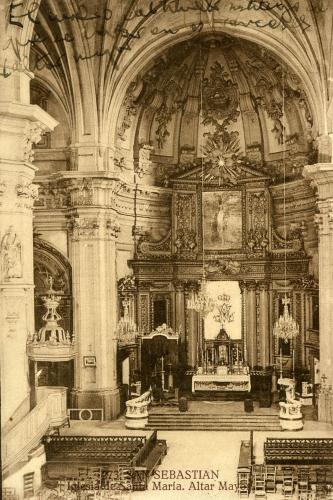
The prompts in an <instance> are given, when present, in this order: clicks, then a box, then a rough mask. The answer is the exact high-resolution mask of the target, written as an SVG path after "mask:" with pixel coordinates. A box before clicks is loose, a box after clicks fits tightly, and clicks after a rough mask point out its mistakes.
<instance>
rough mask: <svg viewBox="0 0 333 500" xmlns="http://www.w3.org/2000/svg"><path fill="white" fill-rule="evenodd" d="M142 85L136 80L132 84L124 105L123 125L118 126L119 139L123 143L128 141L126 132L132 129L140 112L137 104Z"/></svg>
mask: <svg viewBox="0 0 333 500" xmlns="http://www.w3.org/2000/svg"><path fill="white" fill-rule="evenodd" d="M141 87H142V83H141V84H140V82H139V81H138V80H134V81H133V82H131V83H130V85H129V87H128V89H127V91H126V95H125V99H124V101H123V103H122V109H123V118H122V122H121V124H120V125H119V126H118V129H117V134H118V137H119V139H121V140H122V141H125V140H126V131H127V130H128V129H129V128H130V127H131V125H132V121H133V118H134V117H135V116H136V114H137V112H138V106H137V104H136V99H137V97H138V92H140V90H141Z"/></svg>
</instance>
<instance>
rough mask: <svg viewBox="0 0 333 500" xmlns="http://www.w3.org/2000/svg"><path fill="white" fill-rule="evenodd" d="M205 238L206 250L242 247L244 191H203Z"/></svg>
mask: <svg viewBox="0 0 333 500" xmlns="http://www.w3.org/2000/svg"><path fill="white" fill-rule="evenodd" d="M203 219H204V224H203V238H204V247H205V250H229V249H230V250H232V249H237V248H241V247H242V193H241V192H240V191H231V190H229V191H206V192H204V193H203Z"/></svg>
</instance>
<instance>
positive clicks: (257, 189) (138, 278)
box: [121, 158, 317, 398]
mask: <svg viewBox="0 0 333 500" xmlns="http://www.w3.org/2000/svg"><path fill="white" fill-rule="evenodd" d="M230 161H231V164H230V166H229V167H228V169H224V168H223V166H221V167H220V166H217V162H216V161H215V160H214V161H213V160H210V159H209V158H208V159H207V160H205V162H206V163H205V168H204V171H203V169H202V165H201V164H192V165H188V167H186V168H185V167H184V168H183V169H181V170H179V171H175V172H174V174H173V175H170V177H169V187H170V188H169V191H168V193H167V194H166V195H165V196H166V198H165V206H166V207H169V208H168V209H169V213H168V214H167V213H166V218H165V222H166V221H167V220H168V221H169V223H170V227H169V230H168V231H166V232H165V234H164V236H163V237H162V238H156V237H155V236H154V235H153V233H151V234H150V233H149V232H147V231H142V230H141V227H140V226H139V225H137V226H136V227H135V228H134V232H133V234H134V238H135V255H134V258H133V259H132V260H130V261H128V265H129V267H130V268H131V269H132V273H133V274H132V275H131V279H132V282H131V283H132V287H131V289H130V290H129V291H128V293H127V292H126V290H124V293H125V294H126V293H127V295H128V297H129V300H130V302H131V306H130V307H131V309H132V311H133V317H134V318H135V320H136V322H137V326H138V331H139V334H140V335H139V337H140V340H139V344H140V349H139V355H138V356H139V358H138V361H137V366H138V376H140V373H139V371H140V370H141V380H142V382H143V386H142V390H148V389H149V387H150V386H153V385H154V383H155V382H154V381H155V380H159V379H160V378H161V377H160V373H166V374H167V375H164V377H165V380H167V379H168V380H169V379H170V380H172V381H173V383H172V386H173V387H174V388H179V389H180V390H181V391H184V392H185V393H192V394H193V395H198V397H199V396H200V395H202V394H203V393H204V392H208V393H211V394H214V395H217V393H222V394H229V397H232V396H233V395H235V396H236V395H238V394H242V395H243V396H244V398H246V396H247V394H248V393H249V392H250V391H252V392H253V391H257V392H258V391H259V392H260V390H261V389H260V387H257V386H258V384H257V383H256V382H255V377H257V378H258V375H257V374H258V373H262V374H264V375H265V374H266V371H267V373H268V372H269V373H272V371H271V370H272V367H274V366H280V365H281V364H282V366H283V371H284V373H285V374H286V375H288V373H289V372H290V373H291V371H292V368H293V357H294V364H295V365H296V367H297V366H299V367H304V368H308V369H309V360H310V359H311V358H312V357H313V356H315V355H316V351H315V350H314V347H313V345H312V344H311V343H310V342H308V341H307V339H308V335H309V334H308V328H309V326H310V327H311V325H310V323H309V321H310V320H311V318H312V317H313V313H312V310H313V304H315V301H316V294H317V290H316V289H315V287H311V286H308V285H307V283H310V285H311V280H310V281H307V282H306V283H305V284H304V279H303V277H304V276H306V275H308V272H309V271H308V268H309V257H308V256H307V254H306V252H305V250H304V245H303V235H302V231H301V230H300V228H297V227H293V228H292V229H291V230H290V231H289V230H288V231H287V233H286V234H284V235H281V232H280V231H279V225H278V224H277V222H276V216H275V213H274V210H275V209H274V207H273V205H272V190H275V189H276V188H275V186H272V185H271V184H272V181H271V179H270V177H269V176H267V175H265V174H264V173H263V171H262V170H257V169H256V167H255V165H254V164H251V163H249V162H244V161H243V160H239V161H237V165H236V164H233V163H232V162H233V160H230ZM138 210H139V207H138ZM282 278H283V279H282ZM125 281H126V280H125ZM121 282H122V285H123V284H124V279H123V280H121ZM212 284H214V286H215V288H214V290H213V292H212V300H213V301H214V302H215V303H216V302H219V297H222V303H223V300H224V299H225V297H226V296H228V295H230V296H232V294H230V291H229V288H230V289H231V287H236V288H237V290H238V292H237V293H238V295H237V297H238V298H237V303H238V306H237V308H236V309H237V310H235V323H236V320H237V321H238V323H237V328H236V329H235V331H234V332H233V333H232V332H231V330H230V329H232V328H231V326H232V325H230V324H228V322H226V323H225V322H223V321H221V319H223V318H220V319H218V320H217V321H215V323H214V322H213V320H212V322H211V323H210V324H206V318H205V317H204V316H205V315H204V314H202V311H201V310H200V306H198V307H196V306H195V304H196V299H198V302H199V303H200V301H201V300H202V299H203V297H204V296H205V293H204V292H205V290H204V288H205V286H207V287H208V288H209V287H210V286H212ZM223 297H224V299H223ZM286 297H287V298H288V300H289V302H288V308H289V312H290V314H293V315H294V317H295V318H296V320H297V321H298V323H299V325H300V328H301V331H300V335H299V338H298V339H297V341H296V343H295V345H294V346H293V345H291V343H290V342H288V343H284V344H283V345H280V344H281V343H280V342H279V340H278V339H276V338H274V336H273V325H274V324H275V322H276V321H277V320H278V318H279V316H280V315H281V314H282V312H283V307H284V305H283V301H284V300H285V298H286ZM220 302H221V301H220ZM230 304H231V306H232V308H234V307H235V298H234V296H232V297H231V299H230ZM220 305H221V304H220ZM221 307H222V306H221ZM304 311H306V316H305V312H304ZM220 312H221V311H220ZM214 314H215V315H218V312H216V311H215V313H214ZM161 325H167V327H168V328H169V327H170V328H171V329H172V330H173V331H174V332H178V333H177V343H176V345H177V350H174V349H173V347H172V345H173V344H172V343H171V341H167V343H166V346H165V347H164V350H165V353H164V358H163V359H164V366H163V369H162V368H161V367H160V365H161V361H158V362H151V364H149V363H146V365H147V366H146V365H145V366H143V365H144V363H143V362H144V361H145V360H146V359H151V358H152V354H151V345H150V343H149V341H148V340H145V339H146V338H147V339H148V338H149V336H150V335H151V334H152V332H154V331H156V329H158V328H159V327H161ZM214 328H215V330H214ZM221 330H222V331H223V330H224V331H223V332H222V333H221ZM220 333H221V335H220ZM149 349H150V351H149ZM171 353H172V354H171ZM293 353H294V354H293ZM301 353H303V354H302V356H303V358H301ZM156 363H157V364H156ZM148 365H149V366H148ZM264 375H263V376H264ZM265 376H266V375H265ZM160 385H161V384H160ZM168 385H169V386H170V384H167V383H166V382H165V384H164V387H165V390H166V387H167V386H168ZM251 386H252V387H251Z"/></svg>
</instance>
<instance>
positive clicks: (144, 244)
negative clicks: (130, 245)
mask: <svg viewBox="0 0 333 500" xmlns="http://www.w3.org/2000/svg"><path fill="white" fill-rule="evenodd" d="M137 255H138V258H140V259H151V258H159V257H163V258H164V259H165V258H170V257H171V229H170V230H169V231H168V233H167V234H166V236H164V238H162V239H161V240H160V241H153V240H152V239H151V236H150V234H149V233H146V234H145V235H144V236H141V238H140V239H139V241H138V247H137Z"/></svg>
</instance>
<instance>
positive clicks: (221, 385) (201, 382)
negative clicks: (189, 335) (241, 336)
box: [192, 305, 251, 394]
mask: <svg viewBox="0 0 333 500" xmlns="http://www.w3.org/2000/svg"><path fill="white" fill-rule="evenodd" d="M230 308H231V305H230V306H229V309H230ZM224 311H225V313H226V314H225V316H229V319H230V317H231V315H230V311H228V309H227V308H226V307H224ZM203 345H204V350H203V357H202V361H203V366H200V367H198V368H197V370H196V372H195V373H194V374H193V376H192V393H193V394H195V393H196V392H200V391H212V392H214V393H216V392H222V393H223V392H227V393H233V392H237V393H244V394H245V393H247V392H249V391H250V390H251V382H250V373H249V368H248V366H247V365H246V364H245V363H244V359H243V352H242V342H241V340H232V339H231V338H230V337H229V335H228V334H227V332H226V331H225V330H224V328H221V330H220V332H219V333H218V335H217V336H216V337H215V338H213V339H204V343H203Z"/></svg>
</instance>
